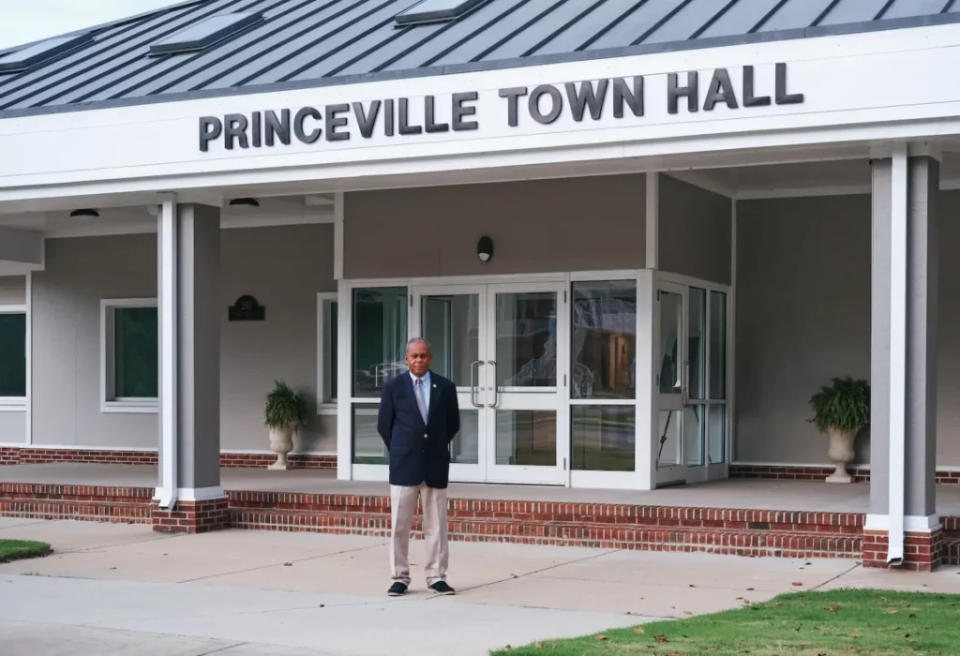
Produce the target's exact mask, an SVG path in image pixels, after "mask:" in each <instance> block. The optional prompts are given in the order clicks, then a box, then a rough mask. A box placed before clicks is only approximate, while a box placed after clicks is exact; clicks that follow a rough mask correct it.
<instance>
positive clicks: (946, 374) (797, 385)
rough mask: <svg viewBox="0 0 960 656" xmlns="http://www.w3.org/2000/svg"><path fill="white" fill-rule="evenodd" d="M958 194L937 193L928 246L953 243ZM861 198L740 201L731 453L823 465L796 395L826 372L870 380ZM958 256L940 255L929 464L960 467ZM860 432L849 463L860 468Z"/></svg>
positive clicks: (866, 206) (866, 243) (866, 244)
mask: <svg viewBox="0 0 960 656" xmlns="http://www.w3.org/2000/svg"><path fill="white" fill-rule="evenodd" d="M958 212H960V192H952V191H951V192H942V194H941V205H940V212H939V214H940V224H941V233H940V247H941V252H942V253H944V254H948V253H950V252H951V250H955V248H956V247H957V246H960V221H958V220H957V219H956V218H955V217H956V216H957V215H958ZM870 230H871V226H870V197H869V196H865V195H864V196H832V197H822V198H790V199H778V200H756V201H740V202H739V203H738V208H737V317H736V320H737V333H736V340H737V350H736V358H737V363H736V365H737V369H736V380H737V389H736V393H737V407H736V414H737V416H736V433H737V437H736V447H737V448H736V455H735V460H737V461H741V462H777V463H824V464H826V463H827V462H828V458H827V456H826V448H827V442H826V437H824V436H822V435H820V434H818V433H817V431H816V429H815V428H814V426H813V425H812V424H810V423H808V422H807V421H806V420H807V419H808V418H809V417H810V416H812V414H811V412H810V410H809V408H808V406H807V399H809V397H810V395H811V394H812V393H813V392H814V391H816V389H817V387H818V386H819V385H821V384H825V383H826V382H828V381H829V379H830V378H831V377H832V376H842V375H850V376H854V377H862V378H869V376H870V243H871V241H870V240H871V236H870ZM958 294H960V261H958V260H957V258H951V257H949V256H948V255H945V256H944V257H942V258H941V271H940V320H939V322H938V332H939V334H938V356H937V365H938V388H939V398H938V429H937V430H938V443H937V464H938V465H939V466H941V467H943V466H947V467H950V466H953V467H956V466H960V307H958V304H957V303H956V298H958ZM869 454H870V450H869V434H868V433H867V432H866V431H865V432H864V434H862V435H860V437H859V438H858V440H857V462H858V463H869V461H870V455H869Z"/></svg>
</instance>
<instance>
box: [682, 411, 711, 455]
mask: <svg viewBox="0 0 960 656" xmlns="http://www.w3.org/2000/svg"><path fill="white" fill-rule="evenodd" d="M704 412H706V406H705V405H702V404H695V405H688V406H684V408H683V453H684V456H685V459H686V464H687V465H689V466H692V467H695V466H699V465H702V464H703V438H704V424H705V421H704V419H705V418H704Z"/></svg>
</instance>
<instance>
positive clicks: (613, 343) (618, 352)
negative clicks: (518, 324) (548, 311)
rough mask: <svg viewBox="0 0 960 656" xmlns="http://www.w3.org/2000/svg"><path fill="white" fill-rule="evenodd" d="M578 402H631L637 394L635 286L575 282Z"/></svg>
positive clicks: (574, 357)
mask: <svg viewBox="0 0 960 656" xmlns="http://www.w3.org/2000/svg"><path fill="white" fill-rule="evenodd" d="M571 317H572V323H573V325H572V339H571V347H572V360H571V369H572V374H573V384H572V386H571V388H570V396H571V397H572V398H575V399H632V398H634V396H635V394H636V380H635V379H636V376H635V371H636V367H635V363H636V357H637V336H636V332H637V329H636V327H637V283H636V282H635V281H633V280H624V281H619V280H618V281H610V282H575V283H573V305H572V307H571Z"/></svg>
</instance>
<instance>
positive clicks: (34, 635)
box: [0, 518, 960, 656]
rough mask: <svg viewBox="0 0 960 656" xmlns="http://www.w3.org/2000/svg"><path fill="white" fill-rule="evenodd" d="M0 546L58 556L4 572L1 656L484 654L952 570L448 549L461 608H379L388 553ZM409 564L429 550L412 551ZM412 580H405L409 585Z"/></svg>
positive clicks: (255, 546)
mask: <svg viewBox="0 0 960 656" xmlns="http://www.w3.org/2000/svg"><path fill="white" fill-rule="evenodd" d="M0 538H20V539H35V540H43V541H45V542H49V543H51V544H52V545H53V546H54V548H55V549H56V553H55V554H53V555H52V556H49V557H47V558H42V559H34V560H28V561H18V562H13V563H8V564H5V565H0V644H2V645H3V653H4V654H31V655H37V656H45V655H52V654H64V655H66V654H71V655H78V654H105V653H117V654H133V655H140V654H144V655H145V654H157V655H160V654H163V655H166V654H187V655H197V656H199V655H200V654H208V653H212V652H217V653H224V654H230V655H233V656H239V655H247V654H275V655H279V656H284V655H287V654H290V655H299V654H413V653H422V652H424V651H431V652H435V653H443V654H485V653H486V652H487V651H488V650H489V649H493V648H497V647H502V646H505V645H508V644H511V645H518V644H525V643H528V642H532V641H534V640H538V639H545V638H556V637H563V636H575V635H581V634H584V633H591V632H595V631H600V630H603V629H607V628H611V627H617V626H630V625H633V624H639V623H642V622H644V621H649V620H650V619H652V618H680V617H686V616H689V615H692V614H699V613H706V612H712V611H716V610H721V609H726V608H733V607H737V606H740V605H742V604H744V603H746V602H749V601H763V600H765V599H769V598H771V597H773V596H775V595H777V594H780V593H782V592H789V591H795V590H811V589H826V588H836V587H853V586H856V587H887V588H898V589H909V590H926V591H943V592H956V593H960V575H958V574H960V569H958V568H956V567H953V568H944V569H941V570H939V571H937V572H935V573H933V574H919V573H908V572H886V571H871V570H864V569H863V568H860V567H859V566H858V565H857V563H856V562H855V561H848V560H814V561H792V560H779V559H747V558H737V557H732V556H711V555H704V554H672V553H650V552H625V551H616V550H596V549H578V548H565V547H540V546H525V545H515V544H492V543H453V544H452V545H451V572H450V582H451V583H452V584H453V585H454V586H455V587H457V589H458V591H459V594H458V595H457V596H455V597H437V596H434V595H430V594H428V593H427V592H426V591H425V590H424V586H423V583H422V581H421V580H417V579H416V578H415V580H414V586H413V592H412V593H411V594H410V595H408V596H407V597H404V598H400V599H390V598H387V597H386V596H385V595H384V591H385V589H386V587H387V585H388V584H389V581H388V578H387V568H386V563H387V546H386V542H385V541H384V540H383V539H378V538H369V537H360V536H334V535H320V534H313V533H276V532H265V531H264V532H260V531H239V530H229V531H220V532H215V533H208V534H203V535H192V536H169V535H161V534H156V533H153V532H151V530H150V529H149V527H144V526H137V525H124V524H97V523H85V522H68V521H44V520H32V519H22V520H18V519H8V518H0ZM411 551H412V557H413V560H414V561H415V562H416V561H417V558H418V557H419V556H420V554H421V553H422V543H414V545H413V546H412V548H411ZM418 573H422V572H421V570H420V568H419V567H418V566H417V565H416V564H415V565H414V576H415V577H416V576H417V575H418Z"/></svg>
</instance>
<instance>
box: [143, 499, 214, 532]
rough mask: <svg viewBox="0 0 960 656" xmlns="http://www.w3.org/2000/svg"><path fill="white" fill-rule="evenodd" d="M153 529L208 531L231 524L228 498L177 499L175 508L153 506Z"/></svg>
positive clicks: (156, 530)
mask: <svg viewBox="0 0 960 656" xmlns="http://www.w3.org/2000/svg"><path fill="white" fill-rule="evenodd" d="M151 517H152V519H153V530H154V531H155V532H157V533H206V532H207V531H218V530H220V529H224V528H228V527H229V526H230V512H229V510H228V509H227V498H226V497H220V498H218V499H204V500H203V501H177V503H176V505H175V506H174V508H173V509H170V508H161V507H160V506H159V505H157V504H156V503H154V504H153V507H152V508H151Z"/></svg>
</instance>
